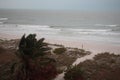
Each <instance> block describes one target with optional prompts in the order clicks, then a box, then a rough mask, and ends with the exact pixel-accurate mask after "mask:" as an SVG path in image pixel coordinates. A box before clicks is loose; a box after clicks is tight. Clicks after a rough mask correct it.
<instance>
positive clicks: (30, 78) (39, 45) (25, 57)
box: [11, 34, 57, 80]
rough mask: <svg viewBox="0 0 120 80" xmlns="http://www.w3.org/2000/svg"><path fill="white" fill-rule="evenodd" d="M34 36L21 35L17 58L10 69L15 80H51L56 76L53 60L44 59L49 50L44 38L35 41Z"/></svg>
mask: <svg viewBox="0 0 120 80" xmlns="http://www.w3.org/2000/svg"><path fill="white" fill-rule="evenodd" d="M35 37H36V35H35V34H30V35H28V36H27V37H25V35H23V37H22V38H21V40H20V43H19V47H18V50H17V52H16V55H17V57H18V58H19V59H18V61H17V62H16V63H14V64H13V66H12V67H11V71H12V72H13V75H14V76H15V80H51V79H52V78H54V77H55V76H56V73H57V72H56V67H55V65H54V62H55V61H54V59H51V58H48V57H46V56H45V55H46V53H48V52H49V50H50V48H49V47H48V44H47V43H44V42H43V41H44V38H41V39H40V40H37V39H36V38H35Z"/></svg>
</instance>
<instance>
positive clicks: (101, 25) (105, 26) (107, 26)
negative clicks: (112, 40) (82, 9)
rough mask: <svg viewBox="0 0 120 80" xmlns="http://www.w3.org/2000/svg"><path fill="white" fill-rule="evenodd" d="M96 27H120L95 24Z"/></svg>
mask: <svg viewBox="0 0 120 80" xmlns="http://www.w3.org/2000/svg"><path fill="white" fill-rule="evenodd" d="M94 26H103V27H118V26H119V25H115V24H114V25H104V24H95V25H94Z"/></svg>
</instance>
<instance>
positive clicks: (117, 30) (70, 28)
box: [0, 9, 120, 45]
mask: <svg viewBox="0 0 120 80" xmlns="http://www.w3.org/2000/svg"><path fill="white" fill-rule="evenodd" d="M29 33H36V34H37V36H38V37H45V38H50V39H64V40H68V41H80V40H85V41H93V42H98V43H99V42H102V43H111V44H115V45H120V12H85V11H84V12H78V11H45V10H3V9H1V10H0V34H9V35H16V36H21V35H23V34H29Z"/></svg>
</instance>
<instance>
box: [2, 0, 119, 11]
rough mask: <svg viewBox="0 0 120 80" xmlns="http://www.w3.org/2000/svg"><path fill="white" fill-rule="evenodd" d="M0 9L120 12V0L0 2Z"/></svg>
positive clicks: (27, 0) (25, 0) (28, 0)
mask: <svg viewBox="0 0 120 80" xmlns="http://www.w3.org/2000/svg"><path fill="white" fill-rule="evenodd" d="M0 8H5V9H42V10H84V11H88V10H89V11H120V0H0Z"/></svg>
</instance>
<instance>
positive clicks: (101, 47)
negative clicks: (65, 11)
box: [0, 33, 120, 54]
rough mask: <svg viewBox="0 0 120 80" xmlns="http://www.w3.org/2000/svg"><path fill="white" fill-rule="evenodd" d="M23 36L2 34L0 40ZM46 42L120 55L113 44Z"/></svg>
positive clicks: (96, 52) (80, 41) (64, 41)
mask: <svg viewBox="0 0 120 80" xmlns="http://www.w3.org/2000/svg"><path fill="white" fill-rule="evenodd" d="M21 37H22V35H20V34H18V35H15V34H14V35H9V34H1V33H0V39H3V40H12V39H20V38H21ZM37 38H38V39H39V38H40V36H39V34H38V35H37ZM45 42H48V43H51V44H59V45H64V46H65V47H72V48H80V49H85V50H87V51H91V52H92V54H98V53H101V52H110V53H115V54H120V45H114V44H112V43H110V44H109V43H102V42H95V41H89V40H88V41H87V40H79V41H73V40H65V39H55V38H54V39H52V38H45Z"/></svg>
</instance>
